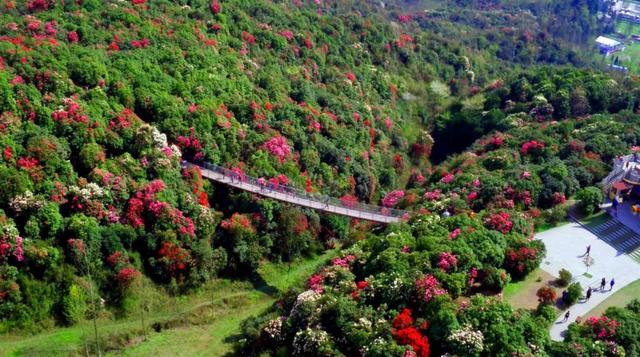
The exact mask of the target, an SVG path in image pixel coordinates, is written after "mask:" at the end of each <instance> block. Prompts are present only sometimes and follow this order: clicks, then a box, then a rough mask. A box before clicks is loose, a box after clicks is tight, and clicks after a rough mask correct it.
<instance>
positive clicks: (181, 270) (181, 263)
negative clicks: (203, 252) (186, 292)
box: [156, 242, 191, 279]
mask: <svg viewBox="0 0 640 357" xmlns="http://www.w3.org/2000/svg"><path fill="white" fill-rule="evenodd" d="M156 262H157V263H158V265H159V266H160V267H162V269H163V271H164V272H165V273H166V274H168V275H169V276H170V277H173V278H179V279H183V278H184V276H185V274H186V272H187V270H188V268H189V267H190V265H191V255H190V254H189V251H187V250H186V249H184V248H181V247H180V246H178V245H177V244H175V243H173V242H164V243H162V246H161V247H160V250H159V251H158V259H157V260H156Z"/></svg>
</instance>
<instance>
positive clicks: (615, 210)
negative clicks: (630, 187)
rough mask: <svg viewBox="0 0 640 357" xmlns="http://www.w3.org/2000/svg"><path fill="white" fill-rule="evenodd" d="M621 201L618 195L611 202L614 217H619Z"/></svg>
mask: <svg viewBox="0 0 640 357" xmlns="http://www.w3.org/2000/svg"><path fill="white" fill-rule="evenodd" d="M619 203H620V202H619V201H618V196H616V197H614V198H613V202H611V207H612V208H613V216H614V217H618V204H619Z"/></svg>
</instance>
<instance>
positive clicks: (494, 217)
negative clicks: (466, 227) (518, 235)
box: [484, 212, 513, 234]
mask: <svg viewBox="0 0 640 357" xmlns="http://www.w3.org/2000/svg"><path fill="white" fill-rule="evenodd" d="M484 224H485V226H487V228H489V229H493V230H496V231H498V232H500V233H502V234H507V233H509V232H510V231H511V228H513V222H511V215H510V214H509V213H507V212H499V213H495V214H491V215H489V216H488V217H487V218H485V219H484Z"/></svg>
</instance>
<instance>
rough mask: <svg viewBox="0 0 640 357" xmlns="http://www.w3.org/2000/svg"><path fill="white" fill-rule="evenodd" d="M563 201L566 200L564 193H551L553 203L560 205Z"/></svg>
mask: <svg viewBox="0 0 640 357" xmlns="http://www.w3.org/2000/svg"><path fill="white" fill-rule="evenodd" d="M565 202H567V198H566V197H565V195H564V193H561V192H554V193H553V204H555V205H560V204H563V203H565Z"/></svg>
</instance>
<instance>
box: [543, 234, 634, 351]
mask: <svg viewBox="0 0 640 357" xmlns="http://www.w3.org/2000/svg"><path fill="white" fill-rule="evenodd" d="M536 239H540V240H542V241H543V242H544V244H545V246H546V247H547V257H546V258H545V259H544V260H543V261H542V264H541V265H540V268H542V269H543V270H545V271H546V272H547V273H549V274H551V275H553V276H558V271H559V270H560V269H563V268H564V269H567V270H569V271H570V272H571V274H573V282H579V283H580V284H581V285H582V287H583V288H584V290H585V293H586V290H587V288H588V287H589V286H591V287H592V288H593V289H596V288H599V285H600V279H602V278H605V279H606V280H607V287H606V289H605V291H599V290H598V291H594V292H593V294H592V296H591V299H590V300H589V301H586V302H585V301H579V302H578V303H577V304H575V305H573V306H571V307H570V308H569V310H570V311H571V318H570V319H569V321H568V322H562V320H563V319H564V312H563V313H562V314H561V316H559V317H558V320H556V322H555V323H554V324H553V326H552V327H551V332H550V333H551V338H552V339H553V340H556V341H559V340H562V337H563V335H564V333H565V332H566V330H567V327H568V326H569V323H571V322H573V321H575V319H576V317H578V316H583V315H585V314H586V313H587V312H589V311H590V310H591V309H593V308H594V307H596V306H597V305H598V304H600V303H601V302H602V301H604V300H605V299H606V298H607V297H609V295H611V292H609V291H608V289H609V285H608V284H609V281H610V280H611V278H614V279H615V281H616V284H615V286H614V288H613V290H614V291H616V290H619V289H620V288H622V287H624V286H626V285H628V284H629V283H631V282H633V281H635V280H638V279H640V264H638V263H637V262H636V261H635V260H633V259H632V258H631V257H629V256H628V255H626V254H623V253H622V252H619V251H618V250H617V249H616V248H614V247H612V246H611V245H609V244H608V243H607V242H606V241H603V240H601V239H598V237H597V236H595V235H594V234H593V233H591V232H589V231H588V230H587V229H585V228H583V227H582V226H580V225H579V224H578V223H569V224H566V225H563V226H560V227H557V228H554V229H550V230H548V231H545V232H542V233H539V234H537V235H536ZM588 245H591V257H592V258H593V265H592V266H591V267H589V268H588V274H590V275H591V277H588V276H585V273H586V272H587V266H586V265H585V264H584V256H583V255H584V253H585V251H586V247H587V246H588ZM561 294H562V290H560V291H559V293H558V295H561Z"/></svg>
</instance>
